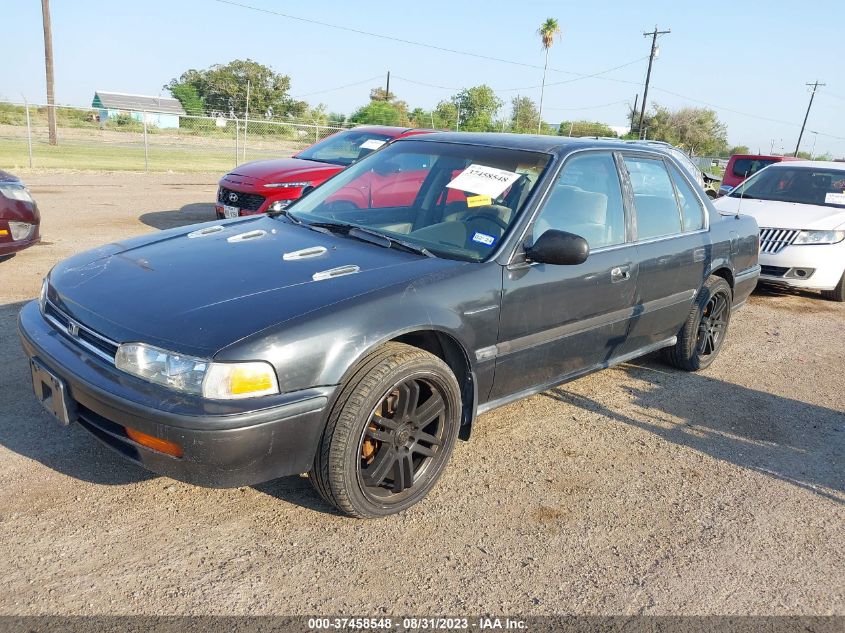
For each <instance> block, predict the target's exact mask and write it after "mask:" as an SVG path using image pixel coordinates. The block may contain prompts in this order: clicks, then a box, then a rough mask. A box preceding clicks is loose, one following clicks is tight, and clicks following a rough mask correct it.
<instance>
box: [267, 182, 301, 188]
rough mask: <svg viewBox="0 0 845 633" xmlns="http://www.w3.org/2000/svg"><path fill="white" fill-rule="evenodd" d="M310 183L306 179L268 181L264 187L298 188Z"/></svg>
mask: <svg viewBox="0 0 845 633" xmlns="http://www.w3.org/2000/svg"><path fill="white" fill-rule="evenodd" d="M310 184H311V183H310V182H307V181H303V182H268V183H267V184H266V185H264V186H265V187H267V188H268V189H282V188H288V189H298V188H300V187H308V186H309V185H310Z"/></svg>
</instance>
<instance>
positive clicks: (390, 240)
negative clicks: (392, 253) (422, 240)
mask: <svg viewBox="0 0 845 633" xmlns="http://www.w3.org/2000/svg"><path fill="white" fill-rule="evenodd" d="M353 231H354V232H355V233H361V234H363V235H366V236H368V237H367V241H368V242H372V243H373V244H379V245H380V246H384V247H385V248H398V249H399V250H404V251H407V252H409V253H416V254H418V255H425V256H426V257H436V255H435V254H434V253H432V252H431V251H430V250H428V249H427V248H425V247H423V246H417V245H415V244H411V243H410V242H405V241H404V240H400V239H397V238H395V237H392V236H390V235H386V234H384V233H382V232H380V231H373V230H372V229H365V228H363V227H360V226H353V227H351V228H350V229H349V235H352V232H353ZM363 235H362V236H356V235H353V237H363ZM370 238H376V239H378V240H380V242H375V241H373V240H372V239H370Z"/></svg>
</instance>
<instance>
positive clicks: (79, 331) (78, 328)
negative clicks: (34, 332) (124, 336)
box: [44, 301, 117, 363]
mask: <svg viewBox="0 0 845 633" xmlns="http://www.w3.org/2000/svg"><path fill="white" fill-rule="evenodd" d="M44 316H45V317H46V318H47V319H48V320H49V321H50V322H51V323H52V324H53V326H54V327H55V328H56V329H57V330H58V331H59V332H61V333H62V334H64V335H65V336H66V337H67V338H69V339H70V340H72V341H73V342H75V343H76V344H77V345H80V346H81V347H84V348H85V349H87V350H88V351H89V352H93V353H94V354H96V355H97V356H99V357H100V358H103V359H105V360H108V361H110V362H112V363H113V362H114V357H115V354H117V343H115V342H114V341H112V340H110V339H107V338H106V337H105V336H103V335H102V334H98V333H97V332H95V331H94V330H92V329H91V328H89V327H87V326H85V325H82V324H81V323H79V322H78V321H74V320H73V319H71V318H70V317H69V316H68V315H67V314H65V313H64V312H62V311H61V310H60V309H59V308H58V307H56V305H55V304H54V303H53V302H52V301H48V302H47V304H46V305H45V306H44Z"/></svg>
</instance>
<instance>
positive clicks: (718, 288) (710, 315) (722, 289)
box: [666, 275, 733, 371]
mask: <svg viewBox="0 0 845 633" xmlns="http://www.w3.org/2000/svg"><path fill="white" fill-rule="evenodd" d="M732 303H733V291H732V290H731V286H730V284H728V282H727V281H725V280H724V279H722V278H721V277H717V276H715V275H713V276H711V277H709V278H708V279H707V281H706V282H705V283H704V285H703V286H702V288H701V291H700V292H699V293H698V296H697V297H696V300H695V302H694V303H693V306H692V309H691V310H690V314H689V317H688V318H687V320H686V323H684V327H682V328H681V331H680V332H679V333H678V342H677V343H675V345H674V346H673V347H669V348H667V349H666V359H667V360H668V361H669V363H671V364H672V365H674V366H675V367H678V368H679V369H684V370H686V371H698V370H699V369H704V368H705V367H708V366H709V365H710V363H712V362H713V361H714V360H715V358H716V356H717V355H718V353H719V350H721V349H722V344H723V343H724V342H725V337H726V335H727V333H728V324H729V323H730V320H731V304H732Z"/></svg>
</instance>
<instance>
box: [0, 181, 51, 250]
mask: <svg viewBox="0 0 845 633" xmlns="http://www.w3.org/2000/svg"><path fill="white" fill-rule="evenodd" d="M40 224H41V215H40V214H39V212H38V205H37V204H35V200H33V199H32V196H31V195H30V193H29V190H28V189H27V188H26V187H25V186H24V184H23V183H22V182H21V181H20V179H18V178H17V177H16V176H13V175H12V174H10V173H9V172H6V171H2V170H0V257H4V256H5V255H9V254H11V253H17V252H18V251H20V250H23V249H25V248H28V247H30V246H32V245H33V244H36V243H38V241H39V240H40V239H41V236H40V235H39V232H38V230H39V226H40Z"/></svg>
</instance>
